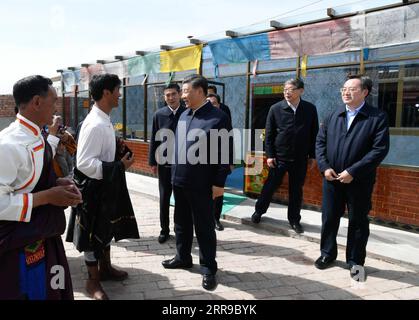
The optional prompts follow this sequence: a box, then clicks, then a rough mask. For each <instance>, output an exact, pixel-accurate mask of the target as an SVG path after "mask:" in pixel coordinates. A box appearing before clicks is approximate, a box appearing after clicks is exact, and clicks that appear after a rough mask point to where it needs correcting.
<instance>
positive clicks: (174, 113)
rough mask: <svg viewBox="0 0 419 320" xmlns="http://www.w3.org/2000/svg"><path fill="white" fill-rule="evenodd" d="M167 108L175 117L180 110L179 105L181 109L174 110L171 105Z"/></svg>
mask: <svg viewBox="0 0 419 320" xmlns="http://www.w3.org/2000/svg"><path fill="white" fill-rule="evenodd" d="M167 107H168V108H169V109H170V111H172V113H173V115H174V116H175V115H176V112H177V111H178V110H179V107H180V105H179V107H177V108H176V109H173V108H172V107H171V106H169V105H167Z"/></svg>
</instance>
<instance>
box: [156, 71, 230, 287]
mask: <svg viewBox="0 0 419 320" xmlns="http://www.w3.org/2000/svg"><path fill="white" fill-rule="evenodd" d="M207 90H208V81H207V79H205V78H204V77H202V76H200V75H191V76H188V77H187V78H185V80H184V81H183V84H182V99H183V100H184V101H185V103H186V106H187V108H188V110H186V111H185V112H183V113H182V115H181V116H180V118H179V122H178V127H177V130H176V141H175V157H174V158H175V159H174V160H175V161H174V164H173V165H172V184H173V192H174V195H175V217H174V218H175V232H176V256H175V257H174V258H173V259H170V260H165V261H163V262H162V264H163V267H165V268H168V269H175V268H191V267H192V256H191V249H192V240H193V230H194V227H195V233H196V237H197V240H198V244H199V257H200V259H199V260H200V264H201V271H202V273H203V279H202V286H203V288H204V289H206V290H212V289H214V288H215V287H216V284H217V283H216V277H215V274H216V272H217V262H216V260H215V255H216V248H217V239H216V234H215V229H214V227H215V223H214V216H213V212H212V205H213V200H214V198H216V197H219V196H221V195H222V194H223V193H224V184H225V180H226V177H227V175H228V173H229V172H230V168H229V163H225V164H224V163H222V162H221V161H220V160H221V158H222V157H221V152H222V148H221V146H220V145H219V144H218V148H217V149H218V150H213V149H211V143H210V137H211V134H213V133H214V131H219V130H221V129H227V130H231V128H229V125H228V122H229V121H228V117H227V115H226V114H225V113H224V112H222V111H221V110H219V109H217V108H214V107H213V106H212V104H211V103H210V102H209V101H207V100H206V96H207ZM181 126H183V128H182V127H181ZM185 131H186V132H185ZM182 132H183V133H185V134H186V137H181V136H180V135H181V133H182ZM193 133H196V134H198V133H199V134H200V135H199V140H198V142H196V140H195V139H192V137H188V135H192V134H193ZM201 139H203V140H201ZM201 141H204V142H205V143H202V144H200V143H201ZM197 145H198V146H205V147H204V149H205V150H202V149H201V148H196V147H197ZM227 149H228V148H227ZM223 151H224V152H225V151H226V150H225V149H224V150H223ZM201 152H206V153H207V154H206V155H204V154H202V153H201ZM214 152H217V154H216V156H215V158H217V159H218V161H217V163H212V162H211V159H210V158H211V153H212V155H213V157H214ZM197 153H198V155H197ZM191 154H193V155H196V156H197V158H198V161H197V162H195V159H192V158H191ZM184 155H188V156H187V157H186V159H184ZM202 158H204V159H203V160H202ZM227 162H228V161H227Z"/></svg>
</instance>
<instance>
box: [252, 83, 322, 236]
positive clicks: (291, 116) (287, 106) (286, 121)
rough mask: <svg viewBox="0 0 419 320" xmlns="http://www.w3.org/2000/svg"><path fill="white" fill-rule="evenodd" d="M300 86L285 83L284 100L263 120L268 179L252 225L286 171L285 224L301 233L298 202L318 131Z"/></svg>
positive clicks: (299, 203) (313, 111)
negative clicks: (286, 198) (287, 196)
mask: <svg viewBox="0 0 419 320" xmlns="http://www.w3.org/2000/svg"><path fill="white" fill-rule="evenodd" d="M303 92H304V83H303V81H301V80H300V79H291V80H288V81H286V82H285V86H284V97H285V99H284V100H282V101H280V102H278V103H276V104H274V105H273V106H272V107H271V108H270V110H269V114H268V117H267V120H266V133H265V137H266V139H265V146H266V148H265V149H266V156H267V158H268V159H267V164H268V166H269V175H268V179H267V181H266V182H265V184H264V186H263V189H262V192H261V194H260V196H259V199H258V201H257V202H256V206H255V213H253V215H252V222H253V223H259V222H260V220H261V216H262V215H263V214H264V213H265V212H266V211H267V210H268V208H269V204H270V202H271V200H272V196H273V194H274V192H275V190H276V189H277V188H278V187H279V186H280V184H281V181H282V178H283V177H284V175H285V173H286V172H288V179H289V184H288V185H289V186H288V194H289V199H288V221H289V223H290V226H291V228H292V229H293V230H295V232H297V233H303V232H304V230H303V227H302V226H301V224H300V220H301V214H300V211H301V203H302V199H303V185H304V180H305V177H306V173H307V164H308V163H309V165H310V167H312V166H313V165H314V158H315V154H314V151H315V141H316V135H317V132H318V129H319V124H318V117H317V110H316V107H315V106H314V105H313V104H311V103H310V102H307V101H304V100H302V99H301V95H302V94H303Z"/></svg>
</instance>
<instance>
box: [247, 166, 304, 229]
mask: <svg viewBox="0 0 419 320" xmlns="http://www.w3.org/2000/svg"><path fill="white" fill-rule="evenodd" d="M276 162H277V166H276V167H275V168H269V174H268V178H267V180H266V182H265V184H264V185H263V188H262V192H261V194H260V196H259V198H258V200H257V202H256V206H255V210H256V212H257V213H259V214H264V213H265V212H266V211H267V210H268V208H269V205H270V204H271V201H272V196H273V194H274V192H275V190H276V189H277V188H278V187H279V186H280V185H281V182H282V178H283V177H284V175H285V173H286V172H288V221H289V222H290V223H297V222H300V220H301V214H300V212H301V202H302V200H303V186H304V180H305V178H306V174H307V160H299V161H293V162H288V161H287V162H285V161H278V160H277V161H276Z"/></svg>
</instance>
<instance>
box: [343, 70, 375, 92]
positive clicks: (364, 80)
mask: <svg viewBox="0 0 419 320" xmlns="http://www.w3.org/2000/svg"><path fill="white" fill-rule="evenodd" d="M351 79H359V80H360V81H361V88H362V90H365V89H367V90H368V94H367V97H368V96H369V94H370V93H371V90H372V80H371V78H370V77H368V76H365V75H362V74H349V75H348V78H347V80H351Z"/></svg>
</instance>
